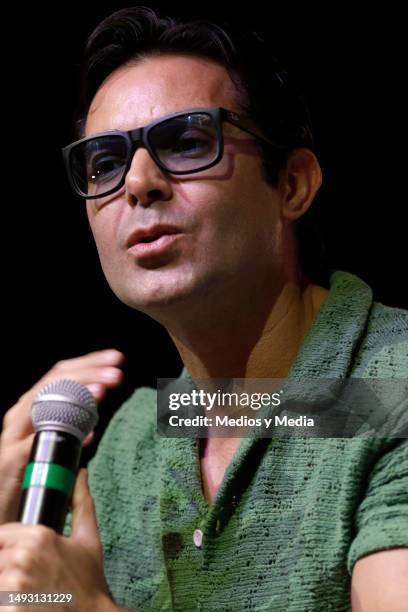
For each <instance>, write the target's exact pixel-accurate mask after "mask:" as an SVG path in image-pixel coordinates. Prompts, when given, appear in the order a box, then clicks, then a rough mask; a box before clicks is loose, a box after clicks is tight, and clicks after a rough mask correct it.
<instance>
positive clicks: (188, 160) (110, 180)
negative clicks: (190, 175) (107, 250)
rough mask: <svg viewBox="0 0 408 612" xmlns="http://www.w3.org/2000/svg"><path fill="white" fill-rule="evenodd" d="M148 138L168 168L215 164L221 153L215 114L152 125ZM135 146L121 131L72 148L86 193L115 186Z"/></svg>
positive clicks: (99, 192)
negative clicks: (213, 116)
mask: <svg viewBox="0 0 408 612" xmlns="http://www.w3.org/2000/svg"><path fill="white" fill-rule="evenodd" d="M148 142H149V145H150V147H151V149H152V151H153V153H154V154H155V155H156V157H157V159H158V160H159V162H160V163H161V164H162V165H163V166H164V168H165V169H166V170H167V171H168V172H189V171H192V170H198V169H200V168H204V167H205V166H207V165H209V164H211V163H212V162H213V161H214V160H215V159H216V157H217V155H218V149H219V143H218V136H217V128H216V125H215V122H214V120H213V118H212V117H211V115H208V114H206V113H188V114H185V115H181V116H178V117H173V118H170V119H166V120H164V121H162V122H161V123H159V124H157V125H156V126H154V127H153V128H151V129H150V131H149V134H148ZM131 151H132V149H131V146H130V142H129V141H128V140H127V138H126V137H125V136H123V135H121V134H117V135H116V134H107V135H104V136H103V135H102V136H95V138H91V139H89V140H86V141H85V142H83V143H81V144H79V145H77V146H76V147H74V148H73V150H72V152H71V160H70V163H71V172H72V177H73V180H74V183H75V184H76V186H77V187H78V188H79V190H80V191H81V192H82V193H83V194H85V195H100V196H101V195H103V194H104V193H107V192H108V191H111V190H113V189H115V188H116V187H117V186H118V185H119V184H120V182H121V181H122V179H123V175H124V173H125V171H126V167H127V162H128V158H129V155H131Z"/></svg>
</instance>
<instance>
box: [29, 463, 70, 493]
mask: <svg viewBox="0 0 408 612" xmlns="http://www.w3.org/2000/svg"><path fill="white" fill-rule="evenodd" d="M74 480H75V474H74V473H73V472H71V470H67V468H64V467H63V466H62V465H58V464H57V463H42V462H35V463H29V464H28V465H27V467H26V470H25V472H24V479H23V490H24V489H28V487H45V488H46V489H57V491H61V492H62V493H66V494H67V495H68V496H70V495H71V493H72V489H73V486H74Z"/></svg>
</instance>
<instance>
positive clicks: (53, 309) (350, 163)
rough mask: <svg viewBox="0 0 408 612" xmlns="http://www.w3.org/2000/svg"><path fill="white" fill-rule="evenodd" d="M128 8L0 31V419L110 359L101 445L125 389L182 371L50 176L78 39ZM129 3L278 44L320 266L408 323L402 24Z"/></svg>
mask: <svg viewBox="0 0 408 612" xmlns="http://www.w3.org/2000/svg"><path fill="white" fill-rule="evenodd" d="M132 4H135V3H128V4H126V3H104V4H103V5H102V6H101V4H100V3H96V2H87V3H82V4H80V3H78V5H72V4H69V5H68V4H55V8H50V9H47V8H46V6H40V7H37V6H36V7H31V8H28V9H27V8H16V9H15V10H11V11H10V13H9V14H8V15H7V16H5V19H4V23H3V27H4V30H7V31H8V33H9V39H8V42H7V45H6V48H5V49H4V51H3V65H2V82H3V88H4V89H3V96H4V98H3V114H2V119H3V121H2V136H3V139H2V145H3V146H2V149H3V150H2V152H3V156H2V159H3V162H2V168H3V175H2V180H3V193H2V204H3V206H2V240H1V246H2V263H3V266H2V270H3V275H2V320H3V343H2V344H3V360H2V362H3V366H2V367H3V372H4V374H5V376H4V377H3V384H2V392H1V397H0V402H1V405H0V407H1V410H2V412H4V411H5V410H6V409H7V408H8V407H10V406H11V405H12V404H13V403H14V402H15V401H16V400H17V398H18V397H19V396H20V395H21V394H22V393H23V392H24V391H25V390H27V389H28V388H29V387H30V386H31V385H32V384H33V383H34V382H35V381H36V380H37V379H38V378H39V377H40V376H41V375H42V374H44V373H45V371H47V370H48V369H49V368H50V367H51V366H52V364H53V363H54V362H55V361H57V360H59V359H66V358H69V357H74V356H78V355H81V354H84V353H87V352H89V351H93V350H97V349H102V348H110V347H115V348H118V349H119V350H121V351H123V352H124V353H125V355H126V366H125V374H126V379H125V383H124V385H123V386H122V387H121V388H120V389H119V390H115V391H113V392H111V393H110V395H109V397H108V399H107V400H105V401H104V402H103V405H102V407H101V411H100V413H101V415H102V419H101V424H100V426H99V430H98V433H99V435H100V433H101V432H102V430H103V428H104V426H105V425H106V422H107V421H108V420H109V418H110V417H111V416H112V414H113V412H114V410H115V409H117V408H118V407H119V405H120V403H121V402H122V401H123V399H125V398H126V397H127V396H129V395H130V393H131V392H132V390H133V389H134V388H135V387H136V386H139V385H141V384H148V385H153V386H154V385H155V380H156V377H173V376H177V375H178V374H179V372H180V369H181V361H180V359H179V357H178V354H177V352H176V350H175V348H174V347H173V345H172V342H171V341H170V339H169V338H168V337H167V334H166V332H165V330H164V329H163V328H162V327H161V326H159V325H158V324H157V323H155V322H153V321H152V320H150V319H149V318H147V317H146V316H145V315H142V314H140V313H138V312H135V311H132V310H130V309H129V308H128V307H126V306H125V305H123V304H122V303H121V302H119V300H118V299H117V298H116V297H115V296H114V295H113V293H112V292H111V290H110V288H109V287H108V285H107V283H106V281H105V279H104V277H103V274H102V271H101V269H100V265H99V260H98V257H97V254H96V249H95V247H94V244H93V240H92V236H91V234H90V231H89V229H88V224H87V221H86V215H85V208H84V205H83V202H81V201H80V200H79V199H76V198H75V197H74V196H73V195H71V193H70V191H69V188H68V185H67V183H66V180H65V176H64V172H63V167H62V163H61V154H60V148H61V147H62V146H63V145H65V144H67V143H68V142H69V141H70V138H71V133H70V130H71V121H72V117H73V109H74V104H75V101H76V90H77V79H78V64H79V61H80V56H81V52H82V49H83V46H84V44H85V40H86V38H87V36H88V35H89V34H90V32H91V31H92V29H93V28H94V27H95V25H96V24H97V23H98V22H99V21H100V20H101V19H102V18H104V17H105V16H107V15H109V14H110V13H111V12H113V11H114V10H117V9H119V8H122V7H125V6H131V5H132ZM136 4H137V3H136ZM139 4H145V5H148V6H150V7H152V8H159V9H161V10H162V11H164V12H167V13H169V14H171V15H175V16H181V17H185V16H188V17H194V16H198V17H208V18H218V19H222V18H229V19H230V20H232V21H238V22H245V23H246V24H247V25H248V26H250V27H252V28H255V29H257V30H258V31H259V32H260V33H261V34H263V35H264V36H266V37H268V38H269V39H270V40H272V41H273V42H274V44H275V47H276V55H277V56H278V58H279V59H280V60H281V61H283V63H284V64H285V65H286V67H287V68H288V70H289V71H290V72H291V73H292V75H293V76H294V78H295V80H296V81H297V82H298V84H299V86H300V88H301V89H302V91H303V92H304V94H305V97H306V99H307V100H308V102H309V106H310V108H311V113H312V119H313V124H314V128H315V135H316V149H317V154H318V157H319V159H320V162H321V165H322V169H323V174H324V185H323V187H322V189H321V192H320V194H319V197H318V201H317V203H316V206H317V207H318V210H319V218H320V225H321V227H322V229H323V234H324V237H325V242H326V246H327V249H328V253H329V259H330V262H331V267H333V268H336V269H342V270H347V271H350V272H352V273H354V274H357V275H358V276H360V277H361V278H363V279H364V280H365V281H366V282H368V283H369V284H370V285H371V287H372V288H373V290H374V297H375V298H376V299H377V300H378V301H381V302H383V303H386V304H388V305H391V306H398V307H402V308H408V291H407V274H406V268H407V266H406V247H407V244H406V241H407V237H406V235H407V231H406V227H407V214H406V209H407V198H406V189H405V181H406V169H405V164H406V144H405V140H404V138H405V136H403V128H405V125H404V124H405V109H404V112H403V102H402V91H403V89H405V87H404V85H405V83H404V82H405V77H404V76H403V75H404V74H405V66H404V60H403V48H404V47H403V40H404V36H403V35H402V32H401V30H400V25H399V24H401V27H402V23H404V20H403V19H402V14H401V15H398V14H396V13H395V12H392V11H391V9H389V10H388V13H387V14H384V12H380V9H378V12H377V13H376V12H375V11H374V9H373V8H372V7H371V8H370V13H369V14H367V13H366V14H364V15H357V14H356V13H355V9H352V8H351V7H350V8H347V6H345V5H344V4H341V5H340V4H339V5H338V8H337V9H336V8H334V9H333V7H330V9H321V8H320V9H317V3H316V7H315V8H314V9H313V7H312V8H310V7H308V8H307V10H306V9H305V10H304V11H300V10H299V8H298V7H296V6H295V5H291V8H288V9H287V11H284V10H282V9H279V10H278V9H275V8H273V7H271V6H264V7H263V8H260V7H259V6H258V7H257V5H256V4H255V3H253V2H251V3H250V6H251V11H249V8H248V5H247V6H246V7H245V6H243V7H242V8H237V7H236V6H234V5H231V8H229V9H227V8H225V9H223V10H220V9H219V8H218V7H216V6H211V5H206V6H205V7H198V6H197V5H193V4H191V5H190V6H189V7H187V6H186V5H184V6H183V5H181V4H180V3H177V2H175V3H174V2H172V3H167V4H161V5H158V4H152V3H149V2H146V3H139ZM232 8H233V12H232ZM404 132H405V129H404ZM92 452H93V451H92V450H91V451H88V454H92Z"/></svg>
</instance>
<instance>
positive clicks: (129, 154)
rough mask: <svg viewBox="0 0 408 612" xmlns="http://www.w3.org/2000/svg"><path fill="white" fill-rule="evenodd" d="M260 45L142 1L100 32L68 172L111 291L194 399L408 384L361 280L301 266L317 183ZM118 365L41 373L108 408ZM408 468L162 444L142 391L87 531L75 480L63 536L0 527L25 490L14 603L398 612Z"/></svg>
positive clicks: (221, 443) (297, 443)
mask: <svg viewBox="0 0 408 612" xmlns="http://www.w3.org/2000/svg"><path fill="white" fill-rule="evenodd" d="M251 41H252V42H251ZM263 50H264V49H263V46H262V42H261V41H259V40H255V38H252V39H250V37H249V38H248V39H242V40H241V41H240V40H239V38H238V37H237V38H236V39H235V40H232V41H231V39H229V37H228V35H226V34H225V32H223V31H222V30H221V29H220V28H218V27H216V26H212V25H209V24H196V25H191V24H190V25H187V26H184V25H183V24H181V25H178V24H176V23H174V22H172V21H168V20H159V19H158V18H157V17H156V15H155V14H154V13H152V12H151V11H149V10H147V9H141V8H139V9H125V10H123V11H120V12H118V13H116V14H114V15H113V16H111V17H110V18H108V19H106V20H105V21H104V22H103V23H102V24H100V25H99V26H98V28H97V29H96V31H95V32H94V34H93V35H92V36H91V38H90V41H89V43H88V48H87V56H86V62H85V69H84V91H83V104H82V107H81V113H80V121H79V124H78V126H79V127H78V139H77V141H76V142H75V143H73V144H72V145H70V146H69V147H67V148H66V149H65V161H66V165H67V169H68V175H69V178H70V180H71V183H72V185H73V187H74V189H75V191H76V192H77V194H78V195H80V196H82V197H84V198H85V199H86V206H87V214H88V219H89V223H90V226H91V229H92V232H93V235H94V238H95V241H96V245H97V248H98V252H99V256H100V260H101V265H102V268H103V271H104V273H105V276H106V278H107V280H108V282H109V284H110V286H111V288H112V290H113V291H114V292H115V294H116V295H117V296H118V297H119V298H120V299H121V300H122V301H123V302H125V303H126V304H128V305H129V306H130V307H132V308H135V309H137V310H140V311H142V312H145V313H146V314H148V315H149V316H151V317H153V318H154V319H156V320H157V321H158V322H160V323H161V324H162V325H164V326H165V327H166V329H167V330H168V332H169V334H170V335H171V337H172V339H173V340H174V342H175V344H176V346H177V348H178V350H179V353H180V355H181V357H182V360H183V363H184V366H185V368H184V370H183V373H182V377H183V378H187V380H189V381H190V382H191V383H192V384H194V381H195V380H199V379H208V378H248V379H254V378H275V379H276V378H286V377H289V378H291V379H294V378H296V377H298V378H302V377H304V378H311V379H313V378H324V377H327V378H336V379H343V378H346V377H356V378H357V377H361V378H370V377H377V378H391V379H403V378H406V376H407V373H408V315H407V313H406V312H404V311H402V310H398V309H391V308H387V307H385V306H383V305H381V304H376V303H373V301H372V292H371V290H370V288H369V287H368V286H367V285H366V284H365V283H363V282H362V281H361V280H359V279H358V278H356V277H354V276H353V275H350V274H347V273H343V272H335V273H333V274H331V276H330V279H329V283H328V286H322V285H321V284H319V282H317V281H316V280H313V278H312V277H313V276H316V277H318V276H319V274H320V270H318V269H317V268H309V269H305V259H304V258H303V256H302V248H301V247H302V240H303V239H304V238H302V237H301V236H299V230H298V227H299V225H300V220H301V219H302V217H303V216H304V215H306V214H307V212H308V209H309V207H310V206H311V204H312V202H313V199H314V197H315V195H316V193H317V191H318V189H319V187H320V184H321V171H320V167H319V164H318V161H317V159H316V157H315V155H314V153H313V152H312V140H311V132H310V126H309V123H308V116H307V111H306V110H305V108H304V106H303V104H302V101H301V99H300V97H299V95H298V93H297V92H296V90H295V89H294V88H293V86H292V85H291V84H290V82H289V80H288V77H287V75H285V74H284V73H282V72H280V71H279V69H278V68H277V67H275V65H274V64H273V62H272V61H269V58H268V62H267V64H268V67H269V72H267V70H266V66H265V62H264V61H263V62H262V61H261V59H262V52H263ZM257 54H258V55H257ZM264 59H265V58H264ZM221 109H223V110H221ZM140 128H143V131H141V130H140ZM121 359H122V357H121V356H120V355H118V354H117V353H116V354H109V355H104V354H99V353H98V354H95V355H90V356H86V357H82V358H79V360H77V361H75V360H71V362H63V363H60V364H58V365H57V366H56V368H55V370H54V371H53V372H52V373H51V374H49V376H48V377H45V379H46V380H47V381H48V380H50V379H51V378H55V377H56V376H61V374H62V373H64V376H66V377H72V378H75V379H77V380H80V381H81V382H84V383H85V384H87V385H88V386H90V387H91V388H92V390H93V392H94V394H95V396H96V397H97V398H98V399H99V398H100V397H102V395H103V393H104V392H105V391H106V387H107V386H108V385H109V386H114V385H116V384H118V382H119V380H120V365H121ZM104 365H108V366H110V368H111V369H109V370H108V372H110V373H111V374H112V375H113V376H111V378H110V379H109V380H108V379H107V378H105V379H103V377H102V372H103V371H104ZM45 379H43V381H42V382H44V380H45ZM31 396H32V392H31V393H29V394H28V395H27V397H24V396H23V398H22V399H21V400H20V403H19V405H16V406H15V407H14V408H12V409H11V410H10V411H9V413H8V416H7V420H6V421H5V429H4V433H3V440H2V456H1V457H2V461H1V466H2V473H3V474H5V475H6V474H7V470H6V466H8V467H10V465H11V463H12V462H11V459H10V457H11V449H12V447H13V445H14V446H15V447H16V448H17V443H18V449H19V459H20V461H19V463H20V465H21V466H24V461H23V457H24V456H26V455H24V453H27V450H26V447H27V448H29V443H28V440H29V438H30V435H31V432H30V430H29V426H28V423H27V413H28V404H29V402H28V398H29V397H31ZM17 421H19V422H18V423H17ZM22 423H23V424H24V426H23V425H22ZM23 444H25V447H24V449H23ZM1 457H0V458H1ZM407 466H408V447H407V443H406V440H403V439H396V438H395V439H367V438H366V439H364V438H355V439H344V438H329V439H327V438H326V439H318V438H314V439H308V438H306V439H295V438H288V439H275V438H271V439H259V438H244V439H243V440H241V439H240V438H217V437H210V438H208V439H207V440H201V441H200V440H197V439H192V438H162V437H160V436H158V435H157V432H156V394H155V392H154V390H152V389H147V388H142V389H139V390H137V391H136V392H135V393H134V395H133V396H132V397H131V398H129V400H128V402H126V404H125V405H124V406H123V407H122V408H121V409H120V410H119V411H118V412H117V414H116V415H115V417H114V419H113V420H112V422H111V424H110V426H109V429H108V431H107V432H106V433H105V435H104V438H103V440H102V442H101V444H100V446H99V448H98V451H97V454H96V456H95V458H94V459H93V460H92V463H91V464H90V468H89V471H90V490H91V494H92V497H93V499H94V502H95V508H96V518H95V515H94V512H93V507H92V503H91V498H90V496H89V493H88V491H87V488H86V485H85V482H84V474H83V473H81V475H80V478H79V482H78V484H77V487H76V491H75V496H74V500H73V525H72V535H71V537H70V538H62V537H60V536H56V535H55V534H53V533H51V532H50V530H47V529H45V528H41V527H27V526H22V525H18V524H16V523H13V522H6V521H10V520H12V519H11V518H10V517H11V516H12V510H13V503H12V500H14V499H15V497H16V494H17V493H16V491H17V486H18V478H17V476H14V477H13V482H14V497H13V496H12V495H11V493H10V492H8V493H7V495H6V494H3V499H4V501H3V507H4V508H5V509H6V510H3V517H4V519H3V522H5V524H4V525H3V526H2V527H1V528H0V543H1V547H2V552H3V557H2V560H1V574H0V579H3V582H2V588H4V587H3V584H4V585H6V586H7V587H8V588H9V587H10V585H12V586H13V587H14V588H16V589H20V590H28V589H30V590H31V591H39V590H40V589H43V590H48V591H49V590H54V591H56V590H59V591H68V592H69V591H72V592H73V593H74V594H75V596H76V597H77V606H78V609H80V610H86V609H98V610H115V609H118V606H126V607H127V608H129V609H131V610H172V609H174V610H186V611H188V610H223V611H226V610H261V609H262V610H288V611H290V612H302V611H306V610H308V611H313V612H314V611H320V610H321V611H326V610H349V609H350V608H351V599H352V607H353V610H354V612H357V611H364V612H365V611H369V612H373V611H378V612H380V611H383V612H389V610H393V611H395V612H399V611H402V610H405V609H406V601H407V600H408V593H407V581H406V580H404V579H405V578H406V576H407V571H408V570H407V566H408V560H407V557H408V551H407V550H406V548H405V547H407V546H408V521H407V508H408V498H407ZM10 480H11V477H10V476H8V481H10ZM12 489H13V486H12V484H9V485H8V491H12ZM67 531H69V530H67ZM99 538H100V540H99ZM39 547H40V550H41V552H40V553H38V550H39ZM6 549H9V556H8V557H7V560H6V558H5V556H4V553H5V551H6ZM102 550H103V562H102ZM103 563H104V569H103ZM44 576H47V579H46V580H44ZM105 576H106V582H107V584H106V582H105ZM108 588H109V591H110V595H111V597H110V595H109V592H108ZM92 606H93V607H92ZM404 606H405V607H404Z"/></svg>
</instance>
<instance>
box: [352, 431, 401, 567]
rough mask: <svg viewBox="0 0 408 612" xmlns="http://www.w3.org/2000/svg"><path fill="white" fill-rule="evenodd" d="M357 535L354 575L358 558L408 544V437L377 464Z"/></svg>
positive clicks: (359, 510) (358, 517)
mask: <svg viewBox="0 0 408 612" xmlns="http://www.w3.org/2000/svg"><path fill="white" fill-rule="evenodd" d="M354 526H355V529H356V535H355V538H354V540H353V541H352V543H351V546H350V548H349V551H348V557H347V569H348V571H349V574H350V575H351V574H352V571H353V567H354V564H355V563H356V561H357V560H358V559H360V558H361V557H364V556H366V555H368V554H371V553H373V552H376V551H379V550H385V549H389V548H397V547H404V546H407V547H408V440H407V439H396V440H393V445H392V448H389V449H388V450H387V452H386V453H384V454H383V455H382V456H381V457H380V459H379V460H378V461H377V463H376V464H375V465H374V467H373V469H372V471H371V474H370V476H369V479H368V483H367V489H366V493H365V496H364V498H363V500H362V501H361V503H360V505H359V506H358V508H357V512H356V515H355V524H354Z"/></svg>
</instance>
